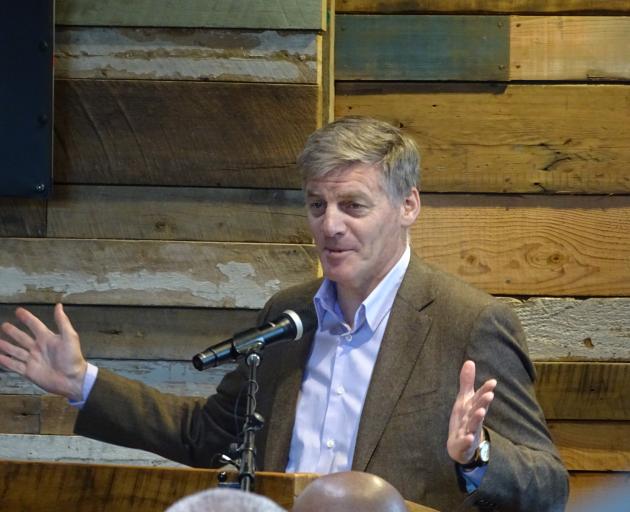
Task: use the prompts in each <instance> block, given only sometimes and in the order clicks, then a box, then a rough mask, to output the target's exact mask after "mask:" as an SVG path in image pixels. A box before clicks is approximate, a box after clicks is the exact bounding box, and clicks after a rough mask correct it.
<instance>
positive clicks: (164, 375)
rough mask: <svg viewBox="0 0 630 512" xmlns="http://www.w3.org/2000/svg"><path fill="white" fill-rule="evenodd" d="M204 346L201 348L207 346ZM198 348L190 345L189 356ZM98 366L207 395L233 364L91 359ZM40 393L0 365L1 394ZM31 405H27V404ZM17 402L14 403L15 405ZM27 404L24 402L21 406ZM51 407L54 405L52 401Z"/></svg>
mask: <svg viewBox="0 0 630 512" xmlns="http://www.w3.org/2000/svg"><path fill="white" fill-rule="evenodd" d="M206 347H207V345H206V346H204V347H203V348H206ZM199 350H200V349H191V350H190V356H191V358H192V356H193V355H194V354H196V353H197V352H198V351H199ZM90 362H92V363H93V364H95V365H96V366H98V367H99V368H106V369H108V370H111V371H113V372H115V373H118V374H119V375H122V376H123V377H127V378H128V379H134V380H139V381H141V382H144V383H145V384H147V385H149V386H152V387H154V388H156V389H158V390H159V391H161V392H163V393H173V394H176V395H182V396H196V397H207V396H210V395H211V394H213V393H214V392H215V390H216V387H217V384H219V382H220V381H221V379H222V378H223V376H224V375H225V374H226V373H227V372H229V371H230V370H231V369H233V368H234V365H233V364H232V363H230V364H225V365H222V366H219V367H217V368H211V369H209V370H207V371H205V372H200V371H198V370H196V369H195V368H194V367H193V365H192V363H191V362H190V361H186V362H183V361H143V360H123V359H90ZM2 394H5V395H43V394H45V392H44V391H43V390H42V389H40V388H38V387H37V386H35V384H32V383H31V382H29V381H28V380H26V379H25V378H23V377H21V376H19V375H17V374H15V373H11V372H7V371H4V370H2V369H0V395H2ZM28 406H29V407H30V405H28ZM16 407H18V405H16V406H14V409H15V408H16ZM24 407H26V406H24ZM50 407H52V408H53V409H54V408H55V407H56V406H55V405H51V406H50Z"/></svg>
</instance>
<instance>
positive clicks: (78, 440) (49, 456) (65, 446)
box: [0, 434, 185, 510]
mask: <svg viewBox="0 0 630 512" xmlns="http://www.w3.org/2000/svg"><path fill="white" fill-rule="evenodd" d="M0 453H2V459H4V460H7V459H11V460H21V461H47V462H82V463H90V462H92V463H98V464H124V465H133V466H156V467H185V466H182V465H181V464H178V463H177V462H173V461H172V460H168V459H165V458H163V457H160V456H159V455H155V454H153V453H150V452H145V451H143V450H134V449H132V448H123V447H120V446H116V445H113V444H108V443H101V442H100V441H94V440H93V439H88V438H86V437H81V436H70V435H64V436H55V435H46V436H40V435H19V434H4V435H0ZM0 464H1V462H0ZM1 503H2V504H3V506H4V505H6V503H5V502H4V500H3V501H1ZM56 505H57V504H56ZM16 510H18V509H16ZM19 510H24V509H22V508H20V509H19Z"/></svg>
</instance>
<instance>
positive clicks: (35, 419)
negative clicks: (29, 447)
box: [0, 377, 41, 453]
mask: <svg viewBox="0 0 630 512" xmlns="http://www.w3.org/2000/svg"><path fill="white" fill-rule="evenodd" d="M0 378H1V377H0ZM0 406H1V407H0V410H1V411H2V414H0V433H3V434H39V433H40V413H41V410H40V400H39V397H37V396H30V395H0ZM0 453H3V452H2V450H0Z"/></svg>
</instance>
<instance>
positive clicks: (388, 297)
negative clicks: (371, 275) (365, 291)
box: [313, 245, 411, 331]
mask: <svg viewBox="0 0 630 512" xmlns="http://www.w3.org/2000/svg"><path fill="white" fill-rule="evenodd" d="M410 259H411V249H410V248H409V245H407V247H406V248H405V251H404V252H403V254H402V256H401V257H400V259H399V260H398V262H397V263H396V264H395V265H394V266H393V267H392V268H391V270H390V271H389V272H388V273H387V275H386V276H385V277H384V278H383V279H381V282H380V283H378V285H377V286H376V288H374V290H372V292H371V293H370V295H368V297H367V298H366V299H365V300H364V301H363V302H362V303H361V305H360V306H359V308H358V309H357V312H356V314H355V317H354V328H355V329H357V328H359V327H360V325H361V324H362V323H363V321H364V319H365V320H366V321H367V323H368V325H369V327H370V329H371V330H372V331H374V330H375V329H376V327H377V326H378V325H379V324H380V323H381V322H382V321H383V318H385V316H386V315H387V313H389V311H390V310H391V308H392V305H393V303H394V299H395V298H396V293H397V292H398V288H399V287H400V283H402V280H403V277H404V276H405V272H406V271H407V267H408V266H409V260H410ZM313 302H314V304H315V311H316V312H317V320H318V323H319V326H320V328H322V326H323V325H324V320H325V317H326V316H327V315H332V316H333V317H336V321H335V323H338V322H343V315H342V314H341V311H340V309H339V304H338V302H337V285H336V284H335V282H334V281H331V280H330V279H328V278H324V281H323V282H322V284H321V285H320V287H319V289H318V290H317V293H316V294H315V297H314V298H313ZM326 320H328V321H329V320H330V318H326Z"/></svg>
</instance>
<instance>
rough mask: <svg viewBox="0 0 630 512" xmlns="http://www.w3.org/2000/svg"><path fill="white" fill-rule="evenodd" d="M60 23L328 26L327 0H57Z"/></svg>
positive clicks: (57, 15)
mask: <svg viewBox="0 0 630 512" xmlns="http://www.w3.org/2000/svg"><path fill="white" fill-rule="evenodd" d="M55 11H56V12H55V19H56V22H57V23H58V24H59V25H105V26H140V27H145V26H147V27H224V28H231V27H236V28H280V29H312V30H320V29H321V30H325V29H326V25H325V23H326V19H325V17H324V15H323V14H324V13H323V7H322V0H300V1H299V2H295V1H293V0H248V1H247V2H246V4H243V2H242V1H240V0H179V1H178V2H176V3H173V2H171V1H169V0H134V1H133V2H127V1H125V0H57V1H56V2H55Z"/></svg>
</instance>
